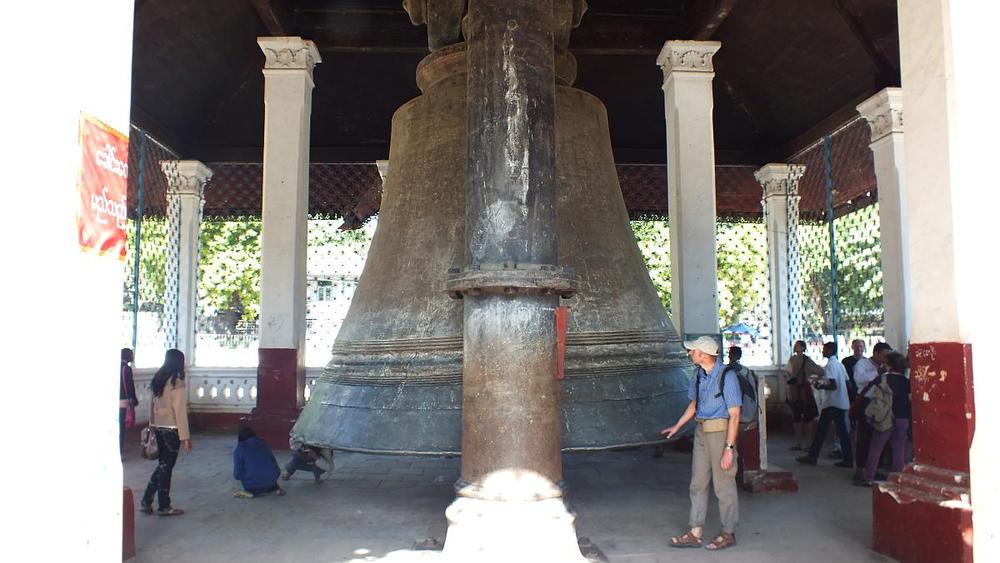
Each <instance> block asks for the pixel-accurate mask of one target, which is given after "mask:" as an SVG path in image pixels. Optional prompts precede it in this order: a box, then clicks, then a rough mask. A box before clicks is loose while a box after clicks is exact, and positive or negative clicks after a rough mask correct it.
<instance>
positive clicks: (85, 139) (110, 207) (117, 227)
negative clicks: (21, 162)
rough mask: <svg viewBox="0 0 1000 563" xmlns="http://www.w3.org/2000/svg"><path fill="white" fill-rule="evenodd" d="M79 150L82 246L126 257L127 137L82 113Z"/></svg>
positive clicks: (79, 218) (79, 229)
mask: <svg viewBox="0 0 1000 563" xmlns="http://www.w3.org/2000/svg"><path fill="white" fill-rule="evenodd" d="M80 151H81V156H82V160H81V162H80V179H79V183H78V186H77V187H78V190H79V192H80V207H79V209H78V210H77V213H76V227H77V232H78V234H79V239H80V249H81V250H83V251H84V252H89V251H91V250H96V251H97V253H98V254H99V255H102V256H103V255H105V254H111V255H117V256H118V259H119V260H125V242H126V240H125V238H126V235H125V227H126V219H127V216H128V206H127V205H126V197H127V193H128V137H126V136H125V135H123V134H121V133H119V132H118V131H116V130H114V129H112V128H111V127H109V126H108V125H106V124H104V123H102V122H100V121H98V120H97V119H94V118H93V117H90V116H89V115H85V114H80Z"/></svg>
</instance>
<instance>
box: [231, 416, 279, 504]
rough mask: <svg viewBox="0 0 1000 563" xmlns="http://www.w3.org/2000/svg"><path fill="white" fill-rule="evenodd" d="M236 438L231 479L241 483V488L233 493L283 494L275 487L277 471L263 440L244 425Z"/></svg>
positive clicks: (256, 494) (276, 485)
mask: <svg viewBox="0 0 1000 563" xmlns="http://www.w3.org/2000/svg"><path fill="white" fill-rule="evenodd" d="M237 439H238V440H239V441H238V443H237V444H236V449H235V450H233V478H234V479H236V480H238V481H239V482H241V483H242V484H243V490H241V491H236V492H235V493H233V496H234V497H236V498H254V497H256V496H260V495H265V494H268V493H274V494H276V495H278V496H281V495H283V494H285V491H283V490H282V489H281V487H279V486H278V477H279V476H280V475H281V470H280V469H279V468H278V462H277V460H275V459H274V454H273V453H271V448H270V447H268V445H267V442H265V441H264V440H261V439H260V438H258V437H257V434H256V433H255V432H254V431H253V428H250V427H248V426H244V427H243V428H240V431H239V434H237Z"/></svg>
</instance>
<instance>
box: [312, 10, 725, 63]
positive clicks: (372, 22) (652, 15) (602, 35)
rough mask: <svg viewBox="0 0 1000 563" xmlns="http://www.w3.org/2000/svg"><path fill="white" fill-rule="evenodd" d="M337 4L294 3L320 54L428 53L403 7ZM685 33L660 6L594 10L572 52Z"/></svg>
mask: <svg viewBox="0 0 1000 563" xmlns="http://www.w3.org/2000/svg"><path fill="white" fill-rule="evenodd" d="M727 1H728V0H727ZM338 6H339V5H338V4H330V5H326V4H324V5H302V4H298V5H296V7H295V25H296V29H297V31H298V32H299V33H301V34H302V35H303V36H304V37H309V38H310V39H313V40H314V41H316V45H317V46H318V48H319V50H320V52H321V53H323V52H329V53H420V54H423V53H427V52H428V50H427V31H426V28H424V27H416V26H414V25H413V24H412V23H410V20H409V18H408V17H407V15H406V13H405V12H404V11H403V10H402V9H400V8H398V7H396V8H393V9H387V8H385V7H383V6H379V5H375V6H372V7H371V8H364V7H363V6H357V5H347V6H344V7H338ZM397 6H398V5H397ZM621 9H622V10H624V9H625V8H621ZM687 32H688V21H687V19H686V15H685V14H683V13H681V12H678V13H674V12H671V11H668V10H665V9H660V10H657V11H651V12H649V13H643V16H642V18H634V17H630V16H629V14H628V13H625V12H622V13H618V12H614V11H611V10H593V9H592V10H591V11H589V12H587V13H586V14H585V15H584V16H583V21H582V22H581V24H580V26H579V27H577V28H576V29H574V30H573V33H572V35H571V36H570V51H572V52H573V53H575V54H577V55H610V56H614V55H625V56H635V55H638V56H656V54H658V53H659V52H660V49H661V48H662V47H663V42H664V41H666V40H667V39H673V38H680V37H685V36H686V34H687Z"/></svg>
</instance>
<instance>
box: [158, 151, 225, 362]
mask: <svg viewBox="0 0 1000 563" xmlns="http://www.w3.org/2000/svg"><path fill="white" fill-rule="evenodd" d="M160 168H161V169H162V170H163V174H164V175H166V177H167V264H166V269H165V273H166V276H165V277H166V282H167V283H166V286H167V297H166V299H165V303H164V317H165V318H166V320H167V327H168V329H167V342H166V345H167V347H168V348H177V349H178V350H180V351H181V352H184V359H185V361H186V362H187V363H188V365H194V364H195V324H196V317H197V314H198V246H199V245H198V237H199V233H200V232H201V211H202V208H203V207H204V204H205V184H207V183H208V181H209V180H210V179H211V178H212V171H211V170H210V169H209V168H208V167H207V166H205V165H204V164H202V163H201V162H199V161H197V160H164V161H162V162H161V163H160ZM174 291H176V294H174Z"/></svg>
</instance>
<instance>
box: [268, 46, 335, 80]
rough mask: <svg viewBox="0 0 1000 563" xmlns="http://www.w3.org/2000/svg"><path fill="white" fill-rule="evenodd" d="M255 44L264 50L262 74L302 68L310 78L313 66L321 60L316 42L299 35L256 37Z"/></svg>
mask: <svg viewBox="0 0 1000 563" xmlns="http://www.w3.org/2000/svg"><path fill="white" fill-rule="evenodd" d="M257 45H260V50H261V51H263V52H264V58H265V60H264V74H268V73H269V71H287V70H304V71H305V72H306V73H308V75H309V78H310V79H312V75H313V67H315V66H316V65H317V64H319V63H321V62H323V59H322V58H320V56H319V50H318V49H317V48H316V44H315V43H313V42H312V41H309V40H306V39H302V38H301V37H258V38H257Z"/></svg>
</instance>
